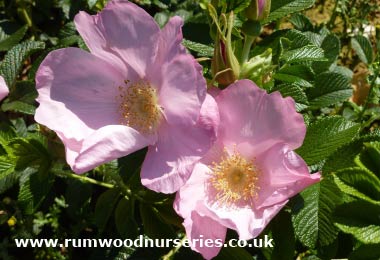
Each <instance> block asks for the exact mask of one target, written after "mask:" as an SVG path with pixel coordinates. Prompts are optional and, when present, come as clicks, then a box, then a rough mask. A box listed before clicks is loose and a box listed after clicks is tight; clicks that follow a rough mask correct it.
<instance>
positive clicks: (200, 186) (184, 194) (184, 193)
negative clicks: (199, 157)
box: [174, 163, 210, 219]
mask: <svg viewBox="0 0 380 260" xmlns="http://www.w3.org/2000/svg"><path fill="white" fill-rule="evenodd" d="M209 173H210V169H209V168H208V167H207V166H206V165H204V164H202V163H197V164H196V165H195V166H194V169H193V173H192V174H191V176H190V178H189V180H188V181H187V182H186V184H185V185H183V186H182V187H181V189H180V190H179V191H178V192H177V194H176V198H175V200H174V210H175V211H176V212H177V214H178V215H180V216H181V217H183V218H185V219H186V218H190V217H191V212H192V211H193V210H196V206H197V204H198V202H200V201H204V200H205V198H206V182H207V179H208V174H209Z"/></svg>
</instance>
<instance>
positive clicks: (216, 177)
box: [210, 152, 260, 206]
mask: <svg viewBox="0 0 380 260" xmlns="http://www.w3.org/2000/svg"><path fill="white" fill-rule="evenodd" d="M258 175H259V170H258V169H257V168H256V167H255V165H254V161H247V160H246V159H245V158H243V157H242V156H241V155H240V154H239V153H236V152H234V154H232V155H230V156H228V155H225V156H224V157H223V158H222V161H221V162H219V163H213V166H212V177H211V178H210V184H211V185H212V187H213V188H214V189H215V190H216V198H215V202H217V203H221V204H222V205H227V206H231V205H234V204H237V203H239V204H241V203H243V204H249V205H251V204H252V201H253V200H254V199H255V198H256V197H257V195H258V191H259V189H260V187H259V186H258V185H257V181H258V178H259V176H258Z"/></svg>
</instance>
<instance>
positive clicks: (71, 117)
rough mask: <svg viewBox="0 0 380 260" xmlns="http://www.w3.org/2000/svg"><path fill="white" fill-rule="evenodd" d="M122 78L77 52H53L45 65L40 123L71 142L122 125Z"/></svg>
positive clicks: (39, 84)
mask: <svg viewBox="0 0 380 260" xmlns="http://www.w3.org/2000/svg"><path fill="white" fill-rule="evenodd" d="M122 81H123V77H122V75H120V74H119V73H118V72H117V71H116V70H114V69H113V67H111V66H110V65H108V64H107V63H105V62H103V61H102V60H101V59H99V58H97V57H95V56H93V55H92V54H90V53H88V52H85V51H83V50H81V49H77V48H67V49H60V50H57V51H53V52H51V53H50V54H49V55H48V56H47V57H46V58H45V60H44V61H43V62H42V63H41V65H40V67H39V69H38V72H37V76H36V87H37V91H38V93H39V96H38V98H37V101H38V102H39V103H40V106H39V107H38V108H37V111H36V116H35V118H36V120H37V121H38V122H39V123H41V124H44V125H46V126H47V127H49V128H50V129H52V130H54V131H59V132H62V134H63V135H64V136H65V138H67V139H75V140H83V139H84V138H85V137H86V136H88V135H90V134H91V133H92V132H93V131H94V130H96V129H99V128H100V127H103V126H105V125H109V124H118V122H119V114H118V105H117V102H115V100H116V96H117V95H118V94H119V93H118V88H117V87H118V86H119V85H120V84H121V82H122Z"/></svg>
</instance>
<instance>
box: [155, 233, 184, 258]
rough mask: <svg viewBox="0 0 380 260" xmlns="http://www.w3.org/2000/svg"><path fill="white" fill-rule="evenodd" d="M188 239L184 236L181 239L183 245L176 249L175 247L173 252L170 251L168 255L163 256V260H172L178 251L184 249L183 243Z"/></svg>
mask: <svg viewBox="0 0 380 260" xmlns="http://www.w3.org/2000/svg"><path fill="white" fill-rule="evenodd" d="M185 239H186V235H185V236H183V238H182V239H181V243H180V244H179V245H177V246H176V247H174V248H173V249H172V250H170V251H169V252H168V253H167V254H166V255H163V256H162V257H161V260H171V259H173V258H174V255H175V254H176V253H177V252H178V250H179V249H180V248H181V247H182V245H183V242H184V241H185Z"/></svg>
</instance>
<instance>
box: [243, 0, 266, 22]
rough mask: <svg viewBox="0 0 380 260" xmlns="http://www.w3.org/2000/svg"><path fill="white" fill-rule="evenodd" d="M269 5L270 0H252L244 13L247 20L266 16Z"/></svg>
mask: <svg viewBox="0 0 380 260" xmlns="http://www.w3.org/2000/svg"><path fill="white" fill-rule="evenodd" d="M270 7H271V0H252V1H251V3H250V5H249V6H248V7H247V9H245V13H246V16H247V18H248V19H249V20H254V21H261V20H264V19H265V18H267V17H268V15H269V13H270Z"/></svg>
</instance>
